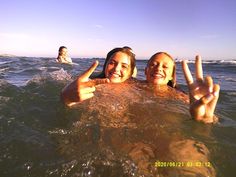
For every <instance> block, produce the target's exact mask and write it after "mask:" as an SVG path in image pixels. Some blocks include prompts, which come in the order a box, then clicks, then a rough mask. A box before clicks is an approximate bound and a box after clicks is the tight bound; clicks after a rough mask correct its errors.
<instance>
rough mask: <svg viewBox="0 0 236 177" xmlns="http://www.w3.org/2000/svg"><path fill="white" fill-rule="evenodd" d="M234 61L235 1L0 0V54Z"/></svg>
mask: <svg viewBox="0 0 236 177" xmlns="http://www.w3.org/2000/svg"><path fill="white" fill-rule="evenodd" d="M60 46H66V47H67V48H68V52H69V55H70V56H71V57H72V58H73V57H105V56H106V54H107V53H108V52H109V51H110V50H111V49H113V48H115V47H123V46H130V47H131V48H132V49H133V51H134V52H135V54H136V58H137V59H149V58H150V57H151V56H152V55H153V54H154V53H156V52H160V51H165V52H168V53H169V54H170V55H172V56H173V57H174V58H179V59H192V58H194V56H195V55H196V54H200V55H201V56H202V58H205V59H236V1H235V0H37V1H36V0H0V54H14V55H20V56H32V57H33V56H35V57H57V53H58V48H59V47H60Z"/></svg>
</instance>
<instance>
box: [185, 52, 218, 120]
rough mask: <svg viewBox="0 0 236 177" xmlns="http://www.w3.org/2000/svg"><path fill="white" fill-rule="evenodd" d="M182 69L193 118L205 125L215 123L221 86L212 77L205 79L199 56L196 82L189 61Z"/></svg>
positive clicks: (196, 66) (196, 67)
mask: <svg viewBox="0 0 236 177" xmlns="http://www.w3.org/2000/svg"><path fill="white" fill-rule="evenodd" d="M182 68H183V72H184V76H185V79H186V83H187V85H188V89H189V97H190V114H191V116H192V117H193V118H194V119H195V120H197V121H201V122H204V123H212V122H214V121H215V120H214V118H216V117H215V116H214V111H215V107H216V104H217V101H218V98H219V92H220V86H219V85H218V84H213V79H212V77H211V76H207V77H205V78H203V70H202V61H201V57H200V56H199V55H197V56H196V60H195V75H196V80H195V81H194V80H193V77H192V74H191V72H190V70H189V68H188V64H187V61H183V62H182Z"/></svg>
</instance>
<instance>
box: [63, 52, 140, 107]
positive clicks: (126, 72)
mask: <svg viewBox="0 0 236 177" xmlns="http://www.w3.org/2000/svg"><path fill="white" fill-rule="evenodd" d="M98 64H99V63H98V61H95V62H94V63H93V64H92V66H91V67H90V68H89V69H88V70H87V71H85V72H84V73H83V74H81V75H80V76H79V77H78V78H77V79H76V80H74V81H73V82H72V83H70V84H69V85H68V86H66V87H65V88H64V89H63V90H62V92H61V99H62V101H63V102H64V103H65V104H66V105H67V106H73V105H74V104H76V103H79V102H82V101H84V100H87V99H89V98H92V97H93V96H94V92H95V90H96V87H95V86H96V85H99V84H105V83H109V82H110V83H122V82H125V81H126V80H128V79H130V78H131V77H132V74H133V72H134V68H135V64H136V63H135V55H134V54H133V53H132V52H131V51H130V50H129V49H126V48H114V49H113V50H111V51H110V52H109V53H108V54H107V57H106V60H105V63H104V66H103V71H102V72H101V73H100V74H99V75H98V76H91V75H92V73H93V72H94V70H95V69H96V67H97V66H98Z"/></svg>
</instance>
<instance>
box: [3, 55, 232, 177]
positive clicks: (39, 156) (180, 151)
mask: <svg viewBox="0 0 236 177" xmlns="http://www.w3.org/2000/svg"><path fill="white" fill-rule="evenodd" d="M74 61H75V63H76V64H75V65H64V64H63V65H62V64H58V63H55V62H54V59H51V58H26V57H21V58H18V57H15V58H13V57H11V58H0V100H1V102H0V145H1V149H0V176H6V177H8V176H12V177H14V176H16V177H19V176H37V177H41V176H93V177H95V176H104V177H108V176H114V177H118V176H178V175H179V176H191V175H192V176H197V175H198V176H201V175H202V176H206V175H209V174H210V176H211V175H212V176H213V175H214V173H216V174H217V176H225V177H228V176H234V174H235V172H236V170H235V168H234V166H235V163H236V150H235V147H236V141H235V139H236V131H235V128H236V122H235V121H236V106H235V101H236V92H235V89H236V80H235V78H236V77H235V76H236V70H235V68H236V64H235V61H228V62H227V61H209V62H207V63H204V71H205V74H209V75H212V76H213V78H214V81H216V82H218V83H220V84H221V93H220V99H219V103H218V105H217V111H216V112H217V115H218V117H219V118H220V123H219V124H215V125H204V124H201V123H197V122H195V121H193V120H192V119H191V118H190V116H189V113H188V104H187V103H186V101H185V100H186V99H185V97H186V96H184V95H183V93H181V92H177V91H176V90H172V89H168V90H163V89H162V88H150V87H149V86H147V85H145V84H138V83H132V84H128V83H124V84H108V85H100V86H98V87H97V91H96V93H95V94H96V96H95V97H94V98H92V99H90V100H88V101H85V102H84V103H83V104H79V105H77V106H75V107H74V108H72V109H68V108H65V107H64V105H63V104H62V103H61V101H60V96H59V95H60V91H61V89H62V88H63V87H64V86H65V85H66V84H67V83H69V82H70V81H71V80H72V77H74V76H76V75H78V74H80V73H81V72H82V71H84V70H85V69H86V68H88V67H89V66H90V65H91V63H92V62H93V61H94V60H91V59H74ZM99 61H100V63H101V64H100V66H99V67H98V69H97V71H101V69H102V64H103V62H104V60H102V59H99ZM145 64H146V61H143V60H142V61H138V62H137V66H138V69H139V72H138V79H144V78H145V77H144V67H145ZM190 67H191V69H193V68H192V67H193V64H190ZM177 76H178V83H179V84H180V86H181V88H182V89H183V90H185V91H187V90H186V86H185V82H184V79H183V74H182V71H181V68H180V64H179V63H178V64H177ZM198 161H201V162H206V163H205V164H203V163H198V164H193V165H192V166H191V162H192V163H197V162H198ZM164 162H172V164H170V163H169V164H168V165H167V164H164ZM187 163H188V164H187ZM170 165H172V166H171V167H170ZM173 165H176V167H173ZM178 165H179V167H177V166H178ZM167 166H168V167H167Z"/></svg>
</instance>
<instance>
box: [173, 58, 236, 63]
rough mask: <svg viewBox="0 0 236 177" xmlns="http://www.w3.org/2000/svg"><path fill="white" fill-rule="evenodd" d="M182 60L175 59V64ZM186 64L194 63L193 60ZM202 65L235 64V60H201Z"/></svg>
mask: <svg viewBox="0 0 236 177" xmlns="http://www.w3.org/2000/svg"><path fill="white" fill-rule="evenodd" d="M182 61H183V60H180V59H176V60H175V62H177V63H179V62H182ZM188 63H195V60H188ZM202 63H204V64H236V60H202Z"/></svg>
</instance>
